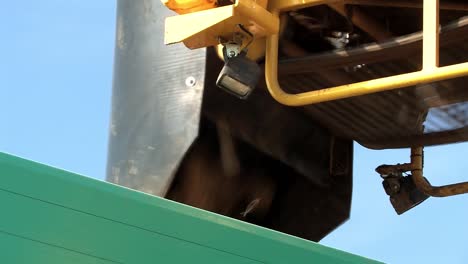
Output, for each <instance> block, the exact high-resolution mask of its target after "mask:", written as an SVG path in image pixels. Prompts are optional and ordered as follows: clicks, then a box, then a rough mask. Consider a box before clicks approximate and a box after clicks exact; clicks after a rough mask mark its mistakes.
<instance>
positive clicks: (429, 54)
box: [423, 0, 439, 70]
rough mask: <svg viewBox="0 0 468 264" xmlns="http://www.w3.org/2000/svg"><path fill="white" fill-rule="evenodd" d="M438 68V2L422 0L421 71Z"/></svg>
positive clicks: (435, 0)
mask: <svg viewBox="0 0 468 264" xmlns="http://www.w3.org/2000/svg"><path fill="white" fill-rule="evenodd" d="M438 66H439V0H424V6H423V70H433V69H435V68H437V67H438Z"/></svg>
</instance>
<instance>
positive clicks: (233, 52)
mask: <svg viewBox="0 0 468 264" xmlns="http://www.w3.org/2000/svg"><path fill="white" fill-rule="evenodd" d="M234 56H236V52H235V51H233V50H231V51H229V58H232V57H234Z"/></svg>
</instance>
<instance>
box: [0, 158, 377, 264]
mask: <svg viewBox="0 0 468 264" xmlns="http://www.w3.org/2000/svg"><path fill="white" fill-rule="evenodd" d="M0 177H1V181H0V188H1V189H3V190H7V191H9V192H14V193H18V194H22V195H25V196H28V197H32V198H35V199H38V200H42V201H47V202H49V203H52V204H56V205H60V206H62V207H67V208H70V209H73V210H76V211H80V212H86V213H89V214H93V215H96V216H99V217H102V218H105V219H112V220H114V221H117V222H119V223H124V224H127V225H130V226H137V227H139V228H142V229H144V230H148V231H151V232H155V233H159V234H164V235H166V236H169V237H172V238H180V239H183V240H185V241H189V242H191V243H194V244H198V245H203V246H205V247H209V248H211V249H216V250H219V251H222V252H230V253H232V254H234V255H237V256H243V257H245V258H248V259H251V260H257V261H260V262H266V263H306V262H307V263H310V262H311V261H318V262H319V263H322V262H326V263H376V262H375V261H373V260H369V259H366V258H363V257H360V256H356V255H353V254H349V253H346V252H343V251H340V250H336V249H332V248H328V247H325V246H323V245H319V244H316V243H313V242H310V241H306V240H303V239H299V238H296V237H292V236H288V235H286V234H283V233H279V232H275V231H272V230H268V229H265V228H261V227H258V226H254V225H250V224H248V223H244V222H241V221H237V220H235V219H230V218H227V217H223V216H220V215H216V214H213V213H210V212H206V211H203V210H199V209H196V208H193V207H190V206H186V205H182V204H178V203H175V202H172V201H168V200H166V199H162V198H159V197H155V196H151V195H147V194H144V193H141V192H137V191H133V190H130V189H126V188H124V187H120V186H116V185H113V184H111V183H106V182H102V181H98V180H95V179H91V178H87V177H84V176H80V175H78V174H74V173H71V172H67V171H64V170H60V169H56V168H52V167H49V166H46V165H43V164H39V163H36V162H33V161H28V160H25V159H22V158H18V157H14V156H11V155H8V154H4V153H0ZM0 221H1V220H0ZM32 221H33V220H32Z"/></svg>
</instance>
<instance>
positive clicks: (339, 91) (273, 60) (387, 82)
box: [265, 0, 468, 106]
mask: <svg viewBox="0 0 468 264" xmlns="http://www.w3.org/2000/svg"><path fill="white" fill-rule="evenodd" d="M332 2H340V1H323V0H295V1H290V0H273V1H272V2H270V6H269V9H270V12H271V13H272V14H274V15H275V16H279V14H280V12H281V11H284V10H289V9H291V6H292V7H293V8H301V7H303V6H313V5H318V4H324V3H332ZM341 2H342V1H341ZM423 11H424V23H423V69H422V70H421V71H418V72H412V73H406V74H401V75H395V76H390V77H385V78H380V79H374V80H369V81H364V82H359V83H353V84H348V85H341V86H336V87H332V88H325V89H321V90H315V91H310V92H304V93H298V94H290V93H287V92H285V91H284V90H283V89H281V86H280V84H279V82H278V34H273V35H270V36H267V40H266V41H267V43H266V55H265V80H266V84H267V87H268V91H269V92H270V94H271V95H272V96H273V98H275V100H277V101H278V102H280V103H282V104H285V105H289V106H303V105H310V104H315V103H321V102H326V101H332V100H337V99H343V98H349V97H353V96H359V95H365V94H370V93H376V92H382V91H387V90H393V89H398V88H402V87H408V86H413V85H417V84H423V83H429V82H435V81H440V80H445V79H451V78H456V77H461V76H464V75H468V62H465V63H460V64H455V65H450V66H445V67H438V61H439V0H424V6H423Z"/></svg>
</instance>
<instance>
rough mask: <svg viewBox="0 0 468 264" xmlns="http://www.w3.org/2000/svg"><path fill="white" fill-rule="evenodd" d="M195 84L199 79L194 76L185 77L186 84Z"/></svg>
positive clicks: (189, 85)
mask: <svg viewBox="0 0 468 264" xmlns="http://www.w3.org/2000/svg"><path fill="white" fill-rule="evenodd" d="M195 84H197V80H196V79H195V78H194V77H193V76H190V77H187V79H185V85H187V86H188V87H193V86H195Z"/></svg>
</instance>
